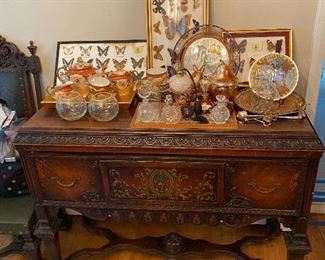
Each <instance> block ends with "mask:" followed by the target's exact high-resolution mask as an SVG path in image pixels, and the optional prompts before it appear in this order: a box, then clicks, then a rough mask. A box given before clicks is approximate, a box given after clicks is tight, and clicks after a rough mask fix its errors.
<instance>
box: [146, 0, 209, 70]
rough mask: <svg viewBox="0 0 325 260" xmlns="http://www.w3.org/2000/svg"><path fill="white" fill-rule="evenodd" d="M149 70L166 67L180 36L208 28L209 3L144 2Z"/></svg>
mask: <svg viewBox="0 0 325 260" xmlns="http://www.w3.org/2000/svg"><path fill="white" fill-rule="evenodd" d="M146 4H147V9H146V18H147V42H148V60H149V62H148V65H149V68H152V67H161V66H163V65H170V64H171V60H172V58H173V57H172V54H173V49H174V46H175V44H176V43H177V41H178V40H179V38H180V36H182V35H183V34H184V33H185V32H186V31H188V30H189V29H191V28H193V27H198V26H199V25H202V24H208V22H209V21H208V19H209V0H146Z"/></svg>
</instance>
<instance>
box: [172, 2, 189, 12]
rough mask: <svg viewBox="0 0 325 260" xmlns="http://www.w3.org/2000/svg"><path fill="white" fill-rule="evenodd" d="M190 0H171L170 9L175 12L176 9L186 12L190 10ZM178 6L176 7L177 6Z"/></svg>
mask: <svg viewBox="0 0 325 260" xmlns="http://www.w3.org/2000/svg"><path fill="white" fill-rule="evenodd" d="M187 4H188V0H169V9H170V12H171V13H172V12H174V10H176V9H177V10H181V11H182V12H183V13H186V12H187V10H188V6H187ZM175 6H176V8H175Z"/></svg>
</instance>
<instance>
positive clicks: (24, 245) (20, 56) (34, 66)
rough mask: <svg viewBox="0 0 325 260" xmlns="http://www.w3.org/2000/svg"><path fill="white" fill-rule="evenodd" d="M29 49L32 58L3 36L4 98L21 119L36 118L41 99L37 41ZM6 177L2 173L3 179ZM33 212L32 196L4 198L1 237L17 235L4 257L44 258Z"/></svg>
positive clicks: (0, 86)
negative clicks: (41, 253)
mask: <svg viewBox="0 0 325 260" xmlns="http://www.w3.org/2000/svg"><path fill="white" fill-rule="evenodd" d="M28 49H29V51H30V53H31V56H26V55H25V54H24V53H23V52H21V51H20V50H19V49H18V47H17V46H16V45H15V44H13V43H11V42H8V41H6V39H5V38H3V37H1V36H0V99H2V100H4V101H5V102H6V103H7V105H8V107H9V108H10V109H12V110H15V111H16V113H17V116H18V117H24V116H25V117H30V116H32V115H33V114H34V113H35V112H36V110H37V109H38V106H39V104H40V100H41V84H40V71H41V64H40V59H39V57H38V56H36V55H35V52H36V46H34V44H33V42H30V46H28ZM31 76H33V80H32V77H31ZM32 82H34V84H32ZM8 167H10V165H9V166H8ZM8 169H9V168H8ZM2 176H4V175H3V173H0V178H2ZM33 212H34V205H33V199H32V198H31V196H30V195H24V196H18V197H11V198H1V197H0V234H13V242H12V243H10V244H9V245H8V246H6V247H5V248H3V249H1V250H0V258H1V257H3V256H5V255H8V254H11V253H14V252H18V253H22V254H24V255H26V256H27V257H28V258H29V259H33V260H35V259H41V256H40V250H39V248H40V242H39V240H38V239H36V238H35V236H34V235H33V230H34V226H35V223H36V218H35V214H34V213H33Z"/></svg>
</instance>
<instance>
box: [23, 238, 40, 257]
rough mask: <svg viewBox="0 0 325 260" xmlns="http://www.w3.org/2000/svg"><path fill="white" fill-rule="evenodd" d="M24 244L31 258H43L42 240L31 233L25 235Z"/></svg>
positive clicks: (25, 252) (25, 251) (25, 250)
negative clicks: (41, 250)
mask: <svg viewBox="0 0 325 260" xmlns="http://www.w3.org/2000/svg"><path fill="white" fill-rule="evenodd" d="M23 238H24V242H25V243H24V246H23V251H24V254H25V255H26V256H27V258H28V259H29V260H41V259H42V257H41V252H40V241H39V239H37V238H35V237H32V236H31V235H30V234H27V235H23Z"/></svg>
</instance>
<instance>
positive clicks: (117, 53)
mask: <svg viewBox="0 0 325 260" xmlns="http://www.w3.org/2000/svg"><path fill="white" fill-rule="evenodd" d="M146 56H147V43H146V40H121V41H60V42H58V44H57V53H56V61H55V72H54V73H55V75H54V85H57V84H58V83H59V79H58V77H57V75H56V71H57V70H58V68H61V67H66V68H69V67H71V66H72V64H74V63H75V62H76V61H77V59H78V58H79V57H81V58H82V59H83V61H86V62H88V63H91V64H92V65H93V67H95V68H98V69H99V68H102V67H104V66H105V67H107V70H109V71H111V70H112V71H114V70H117V69H125V70H128V71H132V73H133V74H134V77H135V78H136V79H140V78H142V77H143V76H144V74H145V71H146V67H147V60H146Z"/></svg>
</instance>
